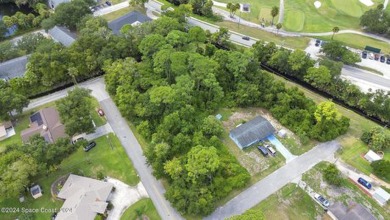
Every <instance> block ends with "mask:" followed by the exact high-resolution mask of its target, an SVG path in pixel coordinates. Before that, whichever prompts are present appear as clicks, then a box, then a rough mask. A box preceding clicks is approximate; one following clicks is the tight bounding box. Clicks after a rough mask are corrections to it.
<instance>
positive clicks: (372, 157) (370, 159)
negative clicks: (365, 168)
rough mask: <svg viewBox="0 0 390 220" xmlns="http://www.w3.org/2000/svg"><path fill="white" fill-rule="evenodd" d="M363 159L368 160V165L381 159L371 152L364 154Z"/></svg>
mask: <svg viewBox="0 0 390 220" xmlns="http://www.w3.org/2000/svg"><path fill="white" fill-rule="evenodd" d="M364 158H365V159H366V160H368V162H370V163H372V162H374V161H377V160H381V159H382V158H381V157H380V156H379V155H378V154H376V153H375V152H374V151H372V150H369V151H368V152H367V153H366V155H364Z"/></svg>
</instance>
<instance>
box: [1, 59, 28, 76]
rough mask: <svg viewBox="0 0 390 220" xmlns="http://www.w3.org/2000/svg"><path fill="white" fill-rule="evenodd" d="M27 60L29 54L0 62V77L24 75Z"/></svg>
mask: <svg viewBox="0 0 390 220" xmlns="http://www.w3.org/2000/svg"><path fill="white" fill-rule="evenodd" d="M27 62H28V56H22V57H18V58H15V59H12V60H8V61H5V62H4V63H0V78H1V79H6V80H8V79H12V78H16V77H22V76H23V75H24V73H25V72H26V65H27Z"/></svg>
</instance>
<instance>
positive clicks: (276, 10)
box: [271, 6, 279, 25]
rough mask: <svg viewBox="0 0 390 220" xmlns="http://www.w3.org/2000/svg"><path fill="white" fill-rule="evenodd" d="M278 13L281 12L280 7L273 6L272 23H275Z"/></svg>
mask: <svg viewBox="0 0 390 220" xmlns="http://www.w3.org/2000/svg"><path fill="white" fill-rule="evenodd" d="M278 14H279V7H277V6H273V7H272V9H271V16H272V22H271V25H274V19H275V17H276V16H278Z"/></svg>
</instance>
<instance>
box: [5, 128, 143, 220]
mask: <svg viewBox="0 0 390 220" xmlns="http://www.w3.org/2000/svg"><path fill="white" fill-rule="evenodd" d="M95 141H96V144H97V145H96V147H95V148H93V149H92V150H91V151H89V152H88V153H86V152H84V151H83V149H81V148H80V149H78V150H77V151H76V152H75V153H73V154H72V155H70V156H69V157H68V158H66V159H65V160H64V161H63V162H62V163H61V164H60V165H59V166H58V169H57V170H56V171H54V172H52V173H50V174H48V175H47V176H46V175H44V174H42V175H40V176H38V177H37V178H36V179H35V180H34V182H35V183H37V184H39V185H40V186H41V187H42V189H43V191H44V195H43V196H42V197H41V198H38V199H36V200H34V199H33V198H32V197H31V195H30V194H26V195H25V198H26V201H25V202H24V203H20V202H19V201H18V198H13V199H5V200H2V199H0V207H19V208H22V207H26V208H39V209H40V208H60V207H61V206H62V202H61V201H57V200H54V199H52V197H51V193H50V186H51V184H52V183H53V182H54V181H55V180H56V179H57V178H59V177H61V176H63V175H66V174H68V173H73V174H78V175H84V176H88V177H92V178H96V177H97V173H98V172H102V173H103V174H104V175H105V176H110V177H113V178H116V179H119V180H121V181H123V182H125V183H127V184H129V185H132V186H135V185H137V184H138V182H139V178H138V176H137V173H136V171H135V170H134V168H133V165H132V163H131V161H130V159H129V158H128V156H127V154H126V152H125V150H124V148H123V147H122V145H121V144H120V142H119V140H118V139H117V137H116V136H115V135H114V134H109V138H108V139H107V137H106V136H103V137H100V138H98V139H96V140H95ZM50 215H51V213H41V212H39V213H36V214H35V217H34V219H37V220H40V219H49V217H50ZM17 216H18V214H17V213H16V214H4V213H0V219H2V220H8V219H15V218H16V217H17Z"/></svg>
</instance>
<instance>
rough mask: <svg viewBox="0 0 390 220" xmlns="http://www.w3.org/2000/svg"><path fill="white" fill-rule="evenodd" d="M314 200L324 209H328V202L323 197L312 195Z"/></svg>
mask: <svg viewBox="0 0 390 220" xmlns="http://www.w3.org/2000/svg"><path fill="white" fill-rule="evenodd" d="M314 198H315V199H317V200H318V201H319V202H320V203H321V205H323V206H325V207H329V201H328V200H327V199H325V198H324V197H323V196H321V195H320V194H317V193H316V194H314Z"/></svg>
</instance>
